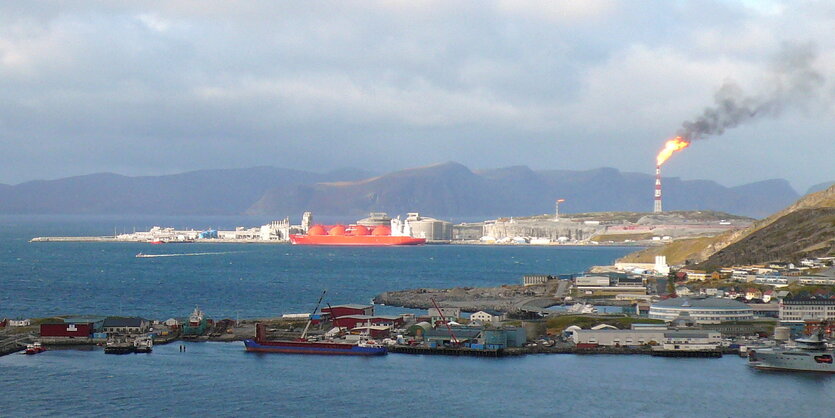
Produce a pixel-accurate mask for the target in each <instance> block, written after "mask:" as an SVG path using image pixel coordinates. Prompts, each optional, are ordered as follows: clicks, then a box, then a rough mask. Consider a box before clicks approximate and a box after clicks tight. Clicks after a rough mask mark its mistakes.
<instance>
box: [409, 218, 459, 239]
mask: <svg viewBox="0 0 835 418" xmlns="http://www.w3.org/2000/svg"><path fill="white" fill-rule="evenodd" d="M406 222H408V224H409V226H410V227H411V229H412V236H413V237H415V238H426V240H427V241H450V240H452V223H451V222H447V221H442V220H439V219H435V218H427V217H425V216H420V213H418V212H411V213H409V215H408V216H407V217H406Z"/></svg>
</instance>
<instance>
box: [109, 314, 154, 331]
mask: <svg viewBox="0 0 835 418" xmlns="http://www.w3.org/2000/svg"><path fill="white" fill-rule="evenodd" d="M149 327H150V323H149V322H148V321H147V320H145V319H142V318H139V317H130V318H122V317H112V316H111V317H107V318H105V320H104V323H103V325H102V330H103V331H104V332H105V333H107V334H141V333H143V332H145V331H147V330H148V328H149Z"/></svg>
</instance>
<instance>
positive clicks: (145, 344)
mask: <svg viewBox="0 0 835 418" xmlns="http://www.w3.org/2000/svg"><path fill="white" fill-rule="evenodd" d="M153 349H154V340H153V339H152V338H151V337H149V336H147V335H143V336H141V337H137V338H136V339H135V340H134V341H133V350H134V352H136V353H150V352H151V351H152V350H153Z"/></svg>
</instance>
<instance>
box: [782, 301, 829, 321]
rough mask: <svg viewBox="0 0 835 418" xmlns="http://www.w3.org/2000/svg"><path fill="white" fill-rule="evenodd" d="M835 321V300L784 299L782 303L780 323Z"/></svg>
mask: <svg viewBox="0 0 835 418" xmlns="http://www.w3.org/2000/svg"><path fill="white" fill-rule="evenodd" d="M821 320H826V321H833V320H835V300H833V299H811V298H803V299H800V298H797V299H783V301H782V302H780V322H804V321H821Z"/></svg>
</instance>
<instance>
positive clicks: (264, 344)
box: [244, 340, 388, 356]
mask: <svg viewBox="0 0 835 418" xmlns="http://www.w3.org/2000/svg"><path fill="white" fill-rule="evenodd" d="M244 346H245V347H246V351H251V352H256V353H285V354H325V355H347V356H381V355H384V354H386V353H388V350H387V349H386V348H385V347H360V346H358V345H354V344H343V343H328V342H308V341H261V342H257V341H255V340H244Z"/></svg>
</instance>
